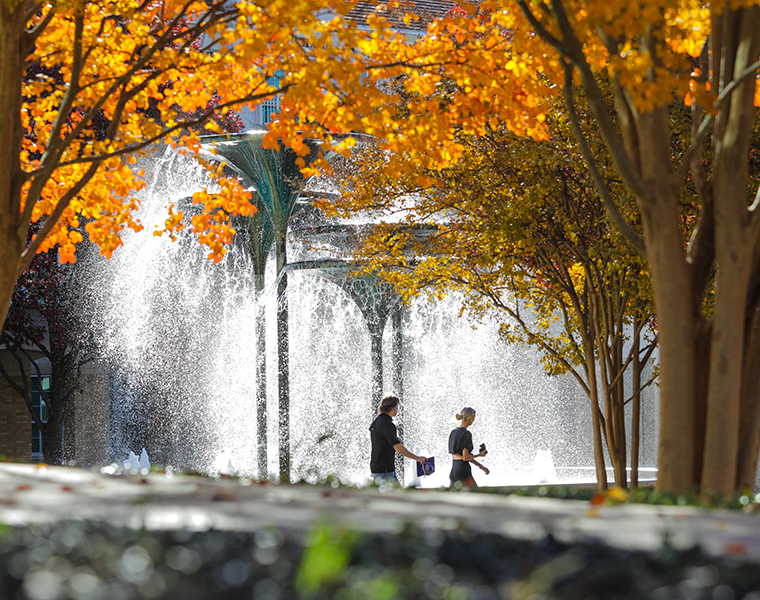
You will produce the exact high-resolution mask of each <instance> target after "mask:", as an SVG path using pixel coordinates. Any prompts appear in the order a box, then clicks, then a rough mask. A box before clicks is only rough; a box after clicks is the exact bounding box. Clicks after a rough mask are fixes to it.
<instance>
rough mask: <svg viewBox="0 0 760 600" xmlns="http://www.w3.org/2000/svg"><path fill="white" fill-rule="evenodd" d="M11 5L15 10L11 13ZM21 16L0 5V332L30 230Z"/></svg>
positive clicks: (5, 4)
mask: <svg viewBox="0 0 760 600" xmlns="http://www.w3.org/2000/svg"><path fill="white" fill-rule="evenodd" d="M12 5H15V8H13V9H11V8H10V6H12ZM23 15H24V3H21V2H19V3H9V2H2V3H0V107H2V110H0V139H2V140H3V143H2V144H0V165H2V168H0V329H1V328H2V326H3V323H5V317H6V316H7V314H8V307H9V306H10V301H11V296H12V295H13V288H14V286H15V285H16V279H17V277H18V275H19V272H18V265H19V258H20V256H21V252H22V251H23V249H24V246H25V243H26V236H27V231H28V228H29V224H28V223H24V222H22V218H21V217H22V214H21V187H22V185H23V183H24V173H23V171H22V170H21V165H20V163H19V157H20V155H21V144H22V140H23V136H24V131H23V128H22V124H21V102H22V98H21V83H22V80H23V75H24V70H25V61H26V55H27V52H26V50H25V45H26V42H25V39H24V38H25V33H24V20H23Z"/></svg>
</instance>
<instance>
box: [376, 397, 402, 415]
mask: <svg viewBox="0 0 760 600" xmlns="http://www.w3.org/2000/svg"><path fill="white" fill-rule="evenodd" d="M398 402H399V400H398V398H396V396H386V397H385V398H383V399H382V400H381V401H380V412H381V413H386V414H387V413H389V412H391V410H393V407H394V406H398Z"/></svg>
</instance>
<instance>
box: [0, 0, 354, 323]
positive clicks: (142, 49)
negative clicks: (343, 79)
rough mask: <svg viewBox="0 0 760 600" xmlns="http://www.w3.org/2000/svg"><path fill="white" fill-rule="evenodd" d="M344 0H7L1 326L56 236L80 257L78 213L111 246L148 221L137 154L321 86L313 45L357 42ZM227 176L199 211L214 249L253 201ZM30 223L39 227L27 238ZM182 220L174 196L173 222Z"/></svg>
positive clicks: (0, 89) (67, 257)
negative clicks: (235, 112)
mask: <svg viewBox="0 0 760 600" xmlns="http://www.w3.org/2000/svg"><path fill="white" fill-rule="evenodd" d="M348 8H349V7H348V6H344V5H342V4H341V5H340V6H339V7H337V8H336V7H333V6H332V3H331V2H330V1H329V0H317V1H311V0H309V1H306V0H299V1H298V2H292V3H290V4H289V6H288V9H287V10H286V11H284V10H282V5H281V3H280V2H277V1H275V0H260V1H258V2H253V1H249V2H239V3H230V2H227V1H226V0H203V1H201V0H158V1H156V2H147V1H142V0H128V1H125V2H116V1H111V2H90V1H88V0H72V1H63V0H61V1H54V2H35V1H32V0H20V1H19V0H13V1H8V2H3V3H2V6H1V7H0V106H2V108H3V110H2V111H0V115H1V116H0V135H2V138H3V139H4V140H5V143H4V144H3V150H2V155H1V156H0V159H1V160H2V164H3V165H4V167H3V170H2V173H0V323H2V322H3V321H4V320H5V315H6V313H7V310H8V305H9V301H10V297H11V294H12V290H13V284H14V282H15V281H16V279H17V278H18V277H19V276H20V274H21V273H22V272H23V271H24V269H25V268H26V267H27V266H28V265H29V264H30V263H31V261H32V260H33V258H34V256H35V255H36V254H37V253H38V252H44V251H46V250H48V249H51V248H54V247H56V246H57V247H58V253H59V256H60V259H61V261H62V262H72V261H74V257H75V246H76V244H77V243H79V242H80V241H82V238H83V235H82V233H81V232H80V224H81V225H83V226H84V228H85V230H86V232H87V234H88V235H89V238H90V240H91V241H92V242H94V243H95V244H97V245H98V246H99V247H100V250H101V252H102V253H103V254H104V255H106V256H110V254H111V253H112V252H113V251H114V250H115V249H116V248H117V247H118V246H119V244H120V243H121V239H120V235H121V233H122V232H123V231H124V230H125V229H126V228H131V229H135V230H139V229H140V228H141V225H140V223H139V221H138V220H137V218H136V216H135V211H136V209H137V206H138V202H137V200H136V199H134V198H132V197H131V192H132V191H133V190H136V189H139V188H140V187H141V186H142V185H143V182H142V181H141V179H140V173H139V172H138V171H136V170H135V169H133V168H132V165H131V163H133V162H134V160H135V157H134V155H135V154H136V153H141V152H147V151H149V149H150V148H151V147H152V146H153V145H154V144H156V143H158V142H162V141H167V140H168V141H171V142H172V143H176V144H178V145H179V146H181V147H182V151H188V152H191V153H197V152H198V151H199V149H200V145H199V142H198V139H197V135H198V132H197V130H196V131H193V130H192V129H190V128H192V127H193V126H195V125H198V124H201V123H204V122H207V121H209V120H210V119H211V117H212V116H214V115H217V117H218V118H221V119H224V117H225V115H226V114H227V113H228V111H229V110H230V108H231V107H232V106H237V105H240V104H251V105H255V104H258V103H260V102H261V101H263V100H264V99H266V98H268V97H271V96H273V95H275V94H284V95H285V96H287V95H288V94H291V93H294V92H295V90H296V88H298V93H299V94H300V95H301V97H304V96H306V97H308V96H309V95H310V94H312V95H313V94H316V93H318V90H319V88H320V86H321V85H322V77H323V73H322V71H321V67H320V64H319V61H318V60H317V59H318V58H319V56H316V57H315V54H317V55H319V54H320V53H321V55H322V56H325V57H326V56H328V55H327V54H326V53H325V52H324V51H323V50H322V49H323V48H325V46H326V45H327V46H332V47H335V48H337V47H338V46H339V45H340V43H339V41H340V42H342V40H343V39H344V38H340V40H339V39H338V38H336V37H335V35H334V34H333V32H334V31H335V30H336V29H338V28H343V29H344V30H345V40H346V43H347V44H348V45H347V46H346V47H348V48H350V47H351V42H352V38H351V31H353V30H354V29H355V27H354V26H353V25H352V23H351V22H347V21H345V19H343V14H344V13H345V12H346V10H348ZM312 49H315V50H314V51H312ZM339 54H340V52H336V55H339ZM336 60H337V58H336ZM276 73H286V75H285V76H284V77H283V78H281V81H280V84H279V87H277V88H276V87H275V86H273V85H271V84H270V83H269V82H270V81H271V78H272V77H273V76H274V75H275V74H276ZM212 126H213V125H211V124H210V125H209V127H212ZM297 149H298V148H297ZM220 183H221V184H222V189H223V193H220V194H209V193H200V194H198V195H197V197H196V198H195V199H196V201H197V203H198V204H199V205H200V206H201V208H202V210H201V211H199V214H196V215H194V216H193V218H192V226H193V229H194V230H195V231H196V232H197V233H198V235H199V238H200V241H201V242H202V243H204V244H206V245H208V246H209V249H210V254H211V256H212V257H213V258H215V259H217V260H218V259H219V258H220V257H221V256H222V254H223V253H224V251H225V248H224V246H225V244H226V243H229V240H230V238H231V236H232V232H233V228H232V227H231V225H230V223H229V218H230V216H232V215H236V214H242V215H250V214H251V212H252V211H253V207H252V205H251V204H250V202H249V199H250V196H249V195H248V194H247V193H245V191H244V190H243V189H242V188H240V187H239V186H238V185H237V183H236V180H234V179H232V180H227V179H225V178H223V177H222V178H220ZM33 223H39V224H40V227H39V229H38V230H37V232H36V235H35V236H33V237H32V238H29V236H28V232H29V229H30V226H31V225H32V224H33ZM182 226H183V225H182V215H181V214H180V213H178V212H175V210H174V207H173V206H170V207H169V215H168V219H167V222H166V232H167V233H168V234H169V235H172V234H173V233H174V232H176V230H177V229H178V228H181V227H182Z"/></svg>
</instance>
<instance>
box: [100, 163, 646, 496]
mask: <svg viewBox="0 0 760 600" xmlns="http://www.w3.org/2000/svg"><path fill="white" fill-rule="evenodd" d="M147 166H148V167H149V172H148V173H147V174H146V177H147V178H148V179H147V181H148V182H149V185H148V186H147V187H146V189H145V190H144V191H143V192H142V197H141V209H140V218H141V220H142V222H143V224H144V225H145V230H144V231H142V232H139V233H130V234H129V235H128V236H127V237H125V241H124V246H123V247H121V248H119V249H118V250H117V251H116V252H115V253H114V256H113V258H112V259H111V260H110V261H101V264H100V265H99V269H98V273H97V276H96V277H94V278H93V280H92V285H93V286H95V287H96V288H97V291H98V294H99V297H100V304H101V307H100V308H101V310H100V314H101V316H102V322H101V323H99V324H98V327H99V328H100V329H102V330H103V331H105V333H106V335H105V336H104V354H105V356H106V357H107V359H108V362H109V364H110V366H111V371H112V373H111V377H112V382H113V385H112V388H113V389H112V397H113V400H112V424H111V429H112V446H111V456H110V457H104V461H107V460H123V459H124V457H125V456H126V452H127V449H128V448H140V447H145V448H146V449H147V452H148V453H149V455H150V457H151V460H152V462H153V463H154V464H157V465H169V464H171V465H174V466H175V467H180V468H188V469H194V470H197V471H201V472H207V473H211V474H216V473H220V472H223V470H224V469H227V468H229V469H234V472H235V473H236V474H237V475H239V476H248V477H257V476H258V475H259V474H258V473H256V440H257V431H256V418H255V397H256V386H255V381H256V373H255V370H256V367H255V355H254V354H255V326H254V325H255V322H254V319H255V315H256V310H255V309H256V306H255V293H254V286H253V281H252V277H250V269H249V268H248V267H247V265H248V262H247V261H248V259H247V257H246V255H245V253H244V252H242V251H241V250H240V249H238V248H233V249H232V250H231V251H230V253H229V254H228V255H227V256H226V257H225V259H224V260H222V262H221V263H219V264H213V263H211V262H210V261H208V260H207V259H206V254H207V252H206V251H205V250H204V249H203V248H201V247H200V246H199V245H198V243H197V242H196V241H195V240H194V239H192V238H191V237H190V235H189V234H188V235H184V236H181V238H180V239H179V240H178V241H177V242H175V243H172V242H171V241H169V240H168V239H165V238H159V237H154V236H153V235H152V231H153V230H154V228H155V227H156V226H159V227H160V226H162V223H163V219H164V218H165V213H164V210H163V207H164V206H165V204H166V200H167V198H171V199H173V200H175V201H179V200H181V199H183V198H186V197H188V196H190V195H191V194H192V193H193V192H194V191H196V190H198V189H201V188H203V187H205V186H210V185H211V181H210V179H209V177H208V175H207V174H206V173H205V171H204V170H203V169H202V168H201V167H200V166H198V165H197V164H196V163H195V162H194V161H192V160H191V159H189V158H185V157H181V156H178V155H177V154H176V153H174V152H172V151H170V150H167V152H165V153H164V154H163V156H162V157H161V158H160V159H159V160H155V161H152V162H151V164H150V165H147ZM267 281H268V285H269V286H270V288H269V290H268V292H267V293H266V294H265V299H264V301H265V302H266V310H267V319H268V322H269V323H270V324H271V325H273V324H274V323H275V319H276V316H275V311H276V298H275V293H274V287H275V286H274V281H273V276H272V273H269V274H268V279H267ZM288 297H289V303H290V356H291V358H290V369H291V375H290V389H291V392H290V395H291V408H290V414H291V444H292V445H291V452H292V464H291V478H292V479H295V480H297V479H305V480H307V481H312V482H313V481H317V480H320V479H323V478H325V477H327V476H329V475H333V476H335V477H337V478H339V479H340V480H341V481H344V482H348V483H365V482H366V481H367V478H368V463H369V450H370V448H369V433H368V427H369V424H370V422H371V420H372V418H373V416H374V415H373V413H372V401H371V385H372V384H371V377H372V375H371V364H370V336H369V332H368V330H367V327H366V325H365V323H364V321H363V319H362V317H361V313H360V311H359V309H358V307H357V306H356V304H355V303H354V302H353V301H352V300H351V299H350V298H349V297H348V296H347V294H346V293H345V292H344V291H342V290H341V289H340V288H339V287H338V286H336V285H335V284H333V283H331V282H329V281H327V280H325V279H323V278H321V277H317V276H315V274H314V273H310V272H308V271H296V272H293V273H291V274H290V275H289V291H288ZM458 310H459V301H458V298H456V297H453V296H452V297H450V298H448V299H446V300H444V301H441V302H436V303H428V302H426V301H424V300H418V301H416V302H414V303H413V304H412V305H411V306H410V307H408V308H406V309H405V310H404V314H403V336H404V342H403V351H404V359H403V361H404V362H403V379H404V381H403V404H402V411H401V413H400V416H399V417H397V421H399V420H401V421H402V422H403V424H404V443H405V445H406V446H407V447H408V448H410V449H411V450H412V451H418V452H419V453H422V454H425V455H431V456H435V457H436V468H437V471H436V473H434V474H433V475H431V476H428V477H424V478H422V480H421V481H420V484H421V485H423V486H425V487H437V486H440V485H448V470H449V465H450V463H449V458H448V456H447V440H448V434H449V432H450V431H451V429H453V428H454V427H456V426H457V422H456V420H455V417H454V415H455V414H456V413H457V412H459V411H460V410H461V409H462V408H463V407H464V406H472V407H474V408H475V409H476V410H477V413H478V417H477V419H476V422H475V424H474V425H473V426H472V428H471V431H472V434H473V438H474V441H475V444H476V447H477V446H478V445H479V444H480V443H481V442H485V443H486V444H487V446H488V450H489V455H488V457H487V458H485V459H484V461H483V462H484V464H485V465H486V466H488V468H489V469H490V470H491V474H490V475H488V476H485V475H483V474H482V473H480V472H479V471H478V470H477V469H475V478H476V480H477V481H478V482H479V483H480V484H481V485H508V484H510V485H515V484H533V483H538V482H537V481H534V479H535V476H534V469H533V467H534V461H535V459H536V456H537V453H538V452H547V453H549V454H548V456H550V457H551V460H553V463H554V466H555V472H556V474H557V478H558V480H564V481H572V480H585V481H593V448H592V442H591V439H592V437H591V419H590V414H589V404H588V401H587V399H586V397H585V395H583V393H582V392H581V390H580V389H579V388H578V386H577V384H576V383H575V382H574V381H573V380H571V379H570V378H569V377H559V378H549V377H547V376H546V375H545V374H544V373H543V370H542V368H541V366H540V361H539V357H538V354H537V353H536V351H535V350H533V349H530V348H519V347H517V346H507V345H505V344H504V343H503V342H502V341H501V340H500V339H499V337H498V325H497V323H495V322H491V323H483V324H480V325H478V326H476V327H473V326H472V324H471V323H469V322H468V321H466V320H465V319H462V318H459V317H458V316H457V315H458ZM390 330H391V328H390V326H386V331H385V335H384V341H383V344H384V356H385V359H384V360H385V362H386V364H385V368H384V371H385V373H386V377H385V379H386V381H385V384H384V390H383V392H384V394H388V393H398V392H399V390H394V389H392V388H391V383H390V379H391V378H390V376H389V374H390V373H391V371H392V368H391V364H390V356H391V334H390ZM267 345H268V348H269V349H270V350H269V358H268V370H269V372H268V374H267V375H268V377H267V381H268V382H269V389H268V400H267V401H268V415H267V417H268V431H269V440H268V450H269V452H268V459H269V475H270V477H274V474H275V473H276V472H277V443H278V439H277V422H276V419H277V411H276V406H277V391H276V389H275V387H274V386H275V384H276V381H277V377H276V368H277V365H276V352H275V351H274V349H275V347H276V339H275V327H274V326H271V327H269V331H268V332H267ZM651 396H652V398H648V399H647V403H648V406H649V408H646V406H647V405H645V408H644V412H645V414H646V411H647V410H649V411H650V413H651V405H652V404H653V402H654V397H653V396H654V395H653V394H652V395H651ZM649 429H650V431H649V432H647V427H646V425H645V427H644V433H643V434H642V436H643V438H644V439H643V440H642V445H643V448H644V452H643V458H642V465H647V464H649V465H652V464H654V456H655V447H656V439H654V434H653V433H652V432H651V427H650V428H649ZM220 457H223V459H222V458H220ZM220 461H221V462H220ZM222 463H224V464H222ZM233 465H234V466H233ZM406 465H407V468H408V479H407V481H410V480H411V477H412V467H413V466H414V465H413V464H412V461H406Z"/></svg>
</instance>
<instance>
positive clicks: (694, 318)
mask: <svg viewBox="0 0 760 600" xmlns="http://www.w3.org/2000/svg"><path fill="white" fill-rule="evenodd" d="M662 194H663V195H666V194H668V192H667V191H665V190H662ZM656 209H657V210H654V211H653V210H646V208H645V209H643V210H642V217H643V219H642V221H643V226H644V234H645V237H646V240H647V259H648V260H649V264H650V266H651V277H652V288H653V291H654V299H655V305H656V307H657V321H658V325H659V337H658V340H659V343H660V357H661V359H660V441H659V448H658V460H657V462H658V470H659V472H658V477H657V488H658V489H660V490H664V491H669V492H676V493H680V492H685V491H687V490H690V489H693V488H694V486H695V483H696V480H695V477H694V465H695V453H694V449H695V446H696V443H695V442H696V440H695V433H696V431H695V430H696V415H695V409H696V402H695V397H696V386H695V379H696V375H697V372H696V346H697V343H698V341H699V339H698V335H697V331H698V328H699V321H700V319H699V314H698V313H697V308H696V306H695V303H694V301H693V298H694V293H693V290H692V279H691V276H690V272H689V270H688V265H687V263H686V257H685V255H684V247H683V241H682V238H681V232H680V231H679V229H678V223H679V213H678V203H677V199H676V198H675V197H671V196H666V197H658V198H657V199H656Z"/></svg>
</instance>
